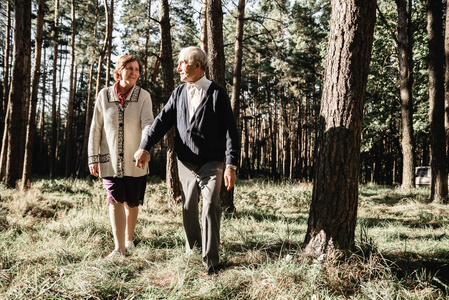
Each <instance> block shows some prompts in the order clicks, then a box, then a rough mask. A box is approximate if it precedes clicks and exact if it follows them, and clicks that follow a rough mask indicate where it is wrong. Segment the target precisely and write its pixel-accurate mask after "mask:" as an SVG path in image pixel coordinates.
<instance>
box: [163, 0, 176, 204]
mask: <svg viewBox="0 0 449 300" xmlns="http://www.w3.org/2000/svg"><path fill="white" fill-rule="evenodd" d="M159 8H160V9H159V19H160V29H161V48H162V52H161V66H162V71H163V77H164V98H165V99H167V101H168V99H169V97H170V95H171V93H172V92H173V90H174V88H175V84H174V74H173V59H172V53H173V49H172V43H171V34H170V6H169V4H168V0H159ZM174 140H175V132H174V128H172V129H171V130H170V131H169V133H168V149H167V165H166V181H167V195H168V200H169V201H170V203H172V204H176V203H181V202H182V198H181V186H180V183H179V177H178V164H177V160H176V153H175V151H174V146H175V145H174Z"/></svg>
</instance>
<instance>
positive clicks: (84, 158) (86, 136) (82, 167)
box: [77, 2, 100, 177]
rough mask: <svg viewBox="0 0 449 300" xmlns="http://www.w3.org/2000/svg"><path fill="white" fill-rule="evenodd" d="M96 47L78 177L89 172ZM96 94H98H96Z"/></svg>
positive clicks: (94, 33)
mask: <svg viewBox="0 0 449 300" xmlns="http://www.w3.org/2000/svg"><path fill="white" fill-rule="evenodd" d="M97 4H98V2H97ZM99 14H100V13H99V10H98V5H97V6H96V10H95V22H94V23H95V24H96V23H97V22H98V18H99ZM93 36H97V26H95V27H94V32H93ZM94 53H95V49H94V48H93V47H92V55H91V61H90V66H89V85H88V88H87V101H86V124H85V128H84V141H83V151H82V155H81V163H80V165H79V169H78V171H77V173H78V174H77V176H78V177H84V176H85V175H86V174H88V173H87V148H88V147H87V146H88V142H89V133H90V130H89V129H90V122H91V118H92V116H91V115H92V103H93V101H92V89H93V80H94V64H95V58H94ZM95 96H96V94H95Z"/></svg>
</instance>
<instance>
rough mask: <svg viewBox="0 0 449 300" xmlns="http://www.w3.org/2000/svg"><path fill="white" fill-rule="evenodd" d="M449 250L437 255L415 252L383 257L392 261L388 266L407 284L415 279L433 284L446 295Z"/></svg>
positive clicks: (448, 287)
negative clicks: (429, 255)
mask: <svg viewBox="0 0 449 300" xmlns="http://www.w3.org/2000/svg"><path fill="white" fill-rule="evenodd" d="M448 254H449V251H445V252H444V253H438V256H433V257H423V256H421V255H418V254H416V253H405V254H389V255H384V257H385V258H386V259H387V260H389V261H391V262H393V263H392V265H391V266H390V268H391V270H392V271H393V272H394V274H395V275H396V276H397V277H398V278H399V279H401V280H403V281H404V282H405V284H407V282H410V283H411V284H413V283H415V285H416V281H418V282H420V283H421V284H428V285H434V286H436V287H437V288H439V289H440V290H441V291H442V292H443V293H444V294H445V295H446V296H447V295H448V294H449V259H448Z"/></svg>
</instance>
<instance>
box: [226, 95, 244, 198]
mask: <svg viewBox="0 0 449 300" xmlns="http://www.w3.org/2000/svg"><path fill="white" fill-rule="evenodd" d="M224 96H225V98H226V99H225V105H224V110H225V122H226V124H225V126H226V153H225V154H226V169H225V172H224V183H225V186H226V189H227V190H228V191H229V190H230V189H232V188H233V187H234V185H235V182H236V180H237V171H236V170H237V166H238V159H239V152H240V140H239V133H238V130H237V124H236V123H235V118H234V113H233V112H232V108H231V101H230V100H229V95H228V94H227V93H226V92H225V95H224Z"/></svg>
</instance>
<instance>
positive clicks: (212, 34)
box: [207, 0, 226, 87]
mask: <svg viewBox="0 0 449 300" xmlns="http://www.w3.org/2000/svg"><path fill="white" fill-rule="evenodd" d="M207 48H208V56H209V61H210V64H209V76H210V79H211V80H213V81H215V82H216V83H218V84H220V85H222V86H224V87H226V82H225V55H224V46H223V11H222V7H221V0H207Z"/></svg>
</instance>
